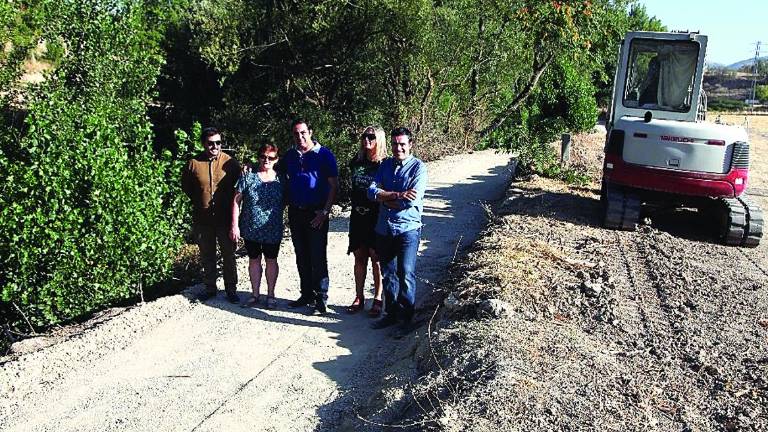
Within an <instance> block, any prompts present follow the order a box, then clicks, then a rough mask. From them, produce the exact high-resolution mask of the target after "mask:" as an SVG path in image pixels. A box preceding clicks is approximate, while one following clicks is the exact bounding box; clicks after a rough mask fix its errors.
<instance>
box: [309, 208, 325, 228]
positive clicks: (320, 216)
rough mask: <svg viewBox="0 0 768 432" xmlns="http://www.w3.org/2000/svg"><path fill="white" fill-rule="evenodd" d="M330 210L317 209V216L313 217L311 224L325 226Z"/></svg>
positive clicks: (318, 226) (317, 226) (313, 226)
mask: <svg viewBox="0 0 768 432" xmlns="http://www.w3.org/2000/svg"><path fill="white" fill-rule="evenodd" d="M328 214H329V213H328V212H327V211H325V210H315V218H314V219H312V220H311V221H310V222H309V224H310V225H311V226H312V228H315V229H317V228H320V227H321V226H323V224H324V223H325V221H326V220H328Z"/></svg>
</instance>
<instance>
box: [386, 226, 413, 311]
mask: <svg viewBox="0 0 768 432" xmlns="http://www.w3.org/2000/svg"><path fill="white" fill-rule="evenodd" d="M420 238H421V228H416V229H413V230H410V231H406V232H404V233H402V234H398V235H395V236H391V235H387V236H383V235H380V234H377V235H376V253H377V254H378V255H379V263H380V264H381V273H382V279H383V282H384V296H385V299H384V301H385V305H386V310H387V315H390V316H392V317H394V318H396V319H400V320H403V321H410V320H411V318H413V313H414V306H415V303H416V253H417V252H418V250H419V239H420Z"/></svg>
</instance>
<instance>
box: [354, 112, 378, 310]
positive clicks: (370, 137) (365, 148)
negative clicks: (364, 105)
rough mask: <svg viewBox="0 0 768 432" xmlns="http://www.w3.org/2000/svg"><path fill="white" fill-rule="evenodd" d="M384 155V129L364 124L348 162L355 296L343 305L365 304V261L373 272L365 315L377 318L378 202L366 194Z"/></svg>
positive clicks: (366, 271) (366, 265)
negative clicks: (369, 302)
mask: <svg viewBox="0 0 768 432" xmlns="http://www.w3.org/2000/svg"><path fill="white" fill-rule="evenodd" d="M385 157H387V141H386V135H385V134H384V129H382V128H381V127H379V126H368V127H366V128H365V130H364V131H363V133H362V135H360V149H359V151H358V153H357V156H355V157H354V158H353V159H352V160H351V161H350V162H349V171H350V173H351V177H352V193H351V200H352V213H351V215H350V217H349V248H348V249H347V253H353V254H354V255H355V289H356V292H357V295H356V296H355V300H354V301H353V302H352V304H351V305H350V306H349V307H348V308H347V311H348V312H349V313H357V312H359V311H361V310H362V309H363V307H364V306H365V276H366V273H368V260H369V259H370V261H371V267H372V272H373V287H374V291H373V303H372V304H371V309H370V310H369V311H368V315H370V316H371V317H378V316H379V315H381V311H382V305H383V303H382V299H381V294H382V293H381V267H380V266H379V258H378V256H377V255H376V250H375V249H374V248H375V246H376V233H375V232H374V227H375V226H376V220H377V219H378V215H379V203H377V202H374V201H370V200H369V199H368V197H367V190H368V187H369V186H370V185H371V183H373V181H374V178H375V176H376V171H377V170H378V169H379V165H380V164H381V161H382V160H383V159H384V158H385Z"/></svg>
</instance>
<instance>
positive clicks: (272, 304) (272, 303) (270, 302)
mask: <svg viewBox="0 0 768 432" xmlns="http://www.w3.org/2000/svg"><path fill="white" fill-rule="evenodd" d="M276 307H277V299H276V298H275V296H267V309H274V308H276Z"/></svg>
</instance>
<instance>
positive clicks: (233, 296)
mask: <svg viewBox="0 0 768 432" xmlns="http://www.w3.org/2000/svg"><path fill="white" fill-rule="evenodd" d="M227 301H228V302H230V303H240V297H238V296H237V294H235V293H227Z"/></svg>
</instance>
